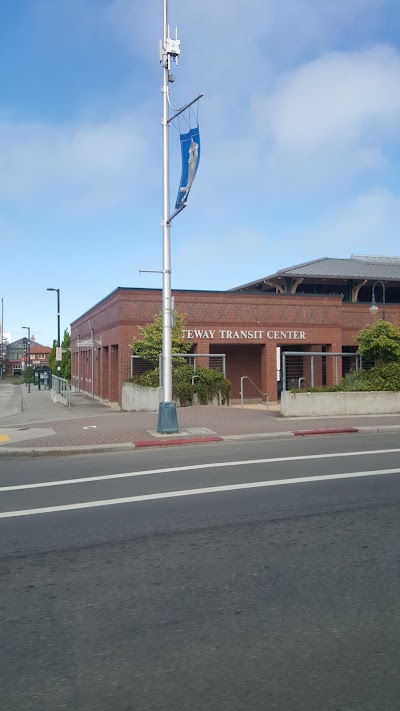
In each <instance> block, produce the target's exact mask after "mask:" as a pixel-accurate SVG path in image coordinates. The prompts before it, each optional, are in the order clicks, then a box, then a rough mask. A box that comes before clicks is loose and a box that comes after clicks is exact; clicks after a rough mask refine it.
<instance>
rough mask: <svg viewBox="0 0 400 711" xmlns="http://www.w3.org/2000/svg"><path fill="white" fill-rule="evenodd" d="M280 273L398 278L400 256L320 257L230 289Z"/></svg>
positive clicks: (288, 274) (236, 289) (242, 286)
mask: <svg viewBox="0 0 400 711" xmlns="http://www.w3.org/2000/svg"><path fill="white" fill-rule="evenodd" d="M283 277H302V278H305V279H306V278H313V279H367V280H371V281H372V280H385V281H400V257H379V256H371V255H361V254H353V255H352V256H351V257H350V259H334V258H331V257H322V258H321V259H314V260H312V261H311V262H304V263H303V264H296V265H294V266H293V267H287V268H286V269H280V270H279V271H278V272H275V274H270V275H269V276H265V277H262V278H261V279H257V280H256V281H252V282H249V283H247V284H242V285H241V286H237V287H235V288H233V289H230V291H238V290H239V289H245V288H249V287H251V286H254V287H255V286H256V285H257V284H259V283H260V282H264V281H270V280H271V279H277V278H283Z"/></svg>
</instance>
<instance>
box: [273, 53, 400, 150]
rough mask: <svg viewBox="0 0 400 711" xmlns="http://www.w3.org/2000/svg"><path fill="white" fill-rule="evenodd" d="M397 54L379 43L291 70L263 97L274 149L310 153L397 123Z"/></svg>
mask: <svg viewBox="0 0 400 711" xmlns="http://www.w3.org/2000/svg"><path fill="white" fill-rule="evenodd" d="M399 87H400V55H399V53H398V52H396V51H394V50H392V49H390V48H386V47H382V48H375V49H370V50H366V51H362V52H354V53H351V54H344V53H342V54H339V53H334V54H328V55H325V56H323V57H321V58H320V59H318V60H315V61H313V62H311V63H309V64H307V65H305V66H303V67H301V68H300V69H297V70H295V71H294V72H292V73H291V74H290V75H289V76H288V77H286V78H285V79H284V80H283V81H282V82H281V84H280V86H279V87H278V88H277V90H276V91H275V93H274V94H273V95H272V96H271V97H269V98H268V99H266V101H265V102H264V106H263V109H264V111H263V112H262V113H263V116H264V118H265V119H266V122H267V128H268V129H269V133H270V136H271V138H272V140H273V142H274V145H275V147H276V148H277V149H278V150H282V151H285V152H286V151H287V152H295V153H305V154H307V155H309V154H310V151H311V152H313V151H316V150H319V149H320V148H324V147H329V146H331V147H333V148H334V149H335V150H336V148H337V146H338V145H339V146H340V145H341V146H344V145H346V146H347V145H349V144H350V145H352V144H354V143H358V142H359V141H360V140H361V139H368V137H370V135H371V133H372V132H374V133H375V132H376V131H378V132H379V133H378V137H380V136H382V135H386V134H387V133H388V132H390V131H393V130H394V129H397V127H398V123H397V122H398V121H399V119H400V89H399Z"/></svg>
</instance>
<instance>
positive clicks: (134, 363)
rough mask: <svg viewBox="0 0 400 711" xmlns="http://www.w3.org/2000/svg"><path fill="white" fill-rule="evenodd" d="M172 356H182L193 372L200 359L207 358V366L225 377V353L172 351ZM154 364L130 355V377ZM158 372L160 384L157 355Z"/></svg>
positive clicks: (160, 367) (160, 369) (145, 370)
mask: <svg viewBox="0 0 400 711" xmlns="http://www.w3.org/2000/svg"><path fill="white" fill-rule="evenodd" d="M172 358H173V359H174V360H176V359H178V358H182V359H183V360H184V361H186V362H187V363H188V364H189V365H191V366H192V368H193V373H196V370H197V367H198V366H199V365H200V363H201V361H202V359H203V361H204V359H207V360H206V362H207V364H208V366H207V367H208V368H210V369H212V370H219V371H220V372H221V373H223V374H224V376H225V377H226V355H225V353H172ZM153 369H154V365H153V364H152V363H149V362H148V361H146V360H143V358H140V356H135V355H132V356H131V378H133V377H135V376H138V375H142V374H143V373H146V372H147V371H149V370H153ZM159 372H160V386H161V385H162V358H161V355H160V356H159Z"/></svg>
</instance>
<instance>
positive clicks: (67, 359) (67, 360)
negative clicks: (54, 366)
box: [60, 329, 71, 380]
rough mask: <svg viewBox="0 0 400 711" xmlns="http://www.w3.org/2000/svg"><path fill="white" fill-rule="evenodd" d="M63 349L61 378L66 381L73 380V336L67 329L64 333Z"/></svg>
mask: <svg viewBox="0 0 400 711" xmlns="http://www.w3.org/2000/svg"><path fill="white" fill-rule="evenodd" d="M61 348H62V349H63V354H62V361H61V363H60V367H61V370H60V376H61V377H62V378H65V380H71V336H70V335H69V333H68V330H67V329H65V331H64V337H63V340H62V343H61Z"/></svg>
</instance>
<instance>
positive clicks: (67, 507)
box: [0, 469, 400, 518]
mask: <svg viewBox="0 0 400 711" xmlns="http://www.w3.org/2000/svg"><path fill="white" fill-rule="evenodd" d="M384 474H400V469H380V470H378V469H377V470H376V471H365V472H348V473H346V474H326V475H317V476H302V477H298V478H295V479H272V480H269V481H252V482H244V483H243V484H227V485H224V486H207V487H204V488H202V489H183V490H181V491H165V492H162V493H159V494H140V495H139V496H125V497H124V498H122V499H104V500H99V501H85V502H82V503H80V504H64V505H62V506H46V507H43V508H40V509H21V510H19V511H5V512H4V513H0V518H15V517H16V516H35V515H37V514H45V513H55V512H58V511H76V510H77V509H92V508H97V507H99V506H114V505H115V504H135V503H138V502H139V501H155V500H157V499H175V498H178V497H180V496H199V495H200V494H217V493H220V492H221V491H238V490H241V489H262V488H265V487H267V486H284V485H287V484H309V483H311V482H316V481H332V480H335V479H357V478H360V477H369V476H382V475H384Z"/></svg>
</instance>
